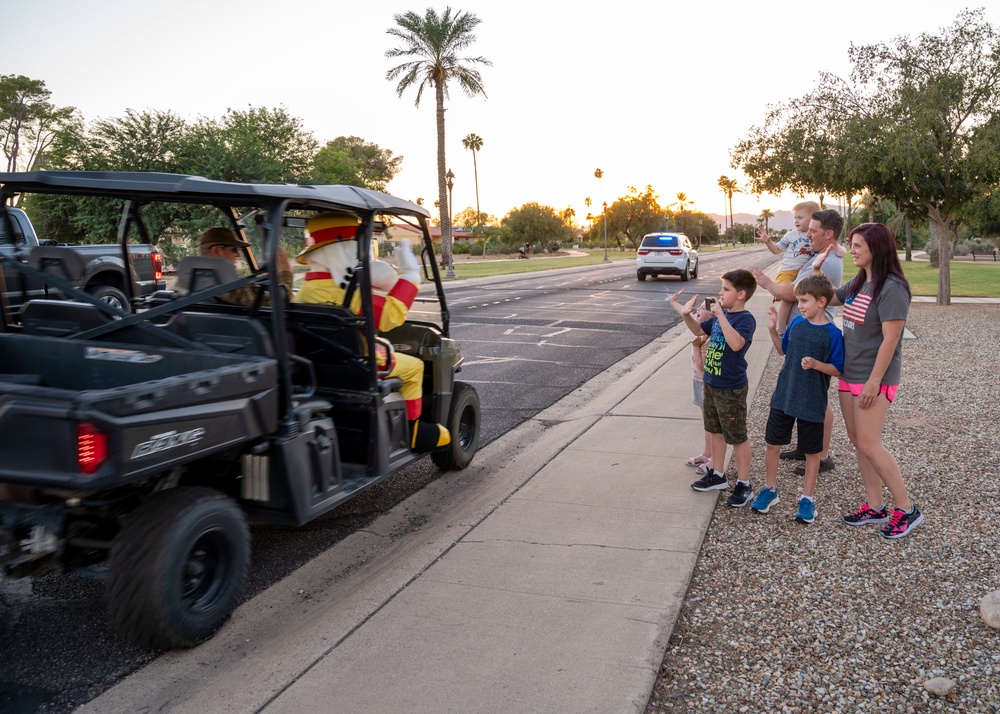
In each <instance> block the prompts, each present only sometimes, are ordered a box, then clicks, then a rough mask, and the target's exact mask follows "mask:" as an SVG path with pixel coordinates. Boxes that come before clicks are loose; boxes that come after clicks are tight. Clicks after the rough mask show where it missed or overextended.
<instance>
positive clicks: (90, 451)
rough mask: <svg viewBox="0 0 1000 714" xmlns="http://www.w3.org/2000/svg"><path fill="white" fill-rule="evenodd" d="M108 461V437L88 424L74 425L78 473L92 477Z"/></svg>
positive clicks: (83, 422)
mask: <svg viewBox="0 0 1000 714" xmlns="http://www.w3.org/2000/svg"><path fill="white" fill-rule="evenodd" d="M107 459H108V436H107V434H105V433H104V432H103V431H101V430H100V429H98V428H97V427H96V426H94V425H93V424H91V423H89V422H85V421H82V422H80V423H78V424H77V425H76V460H77V463H78V464H79V466H80V473H82V474H84V475H85V476H92V475H94V474H95V473H97V470H98V469H99V468H101V465H102V464H103V463H104V462H105V461H107Z"/></svg>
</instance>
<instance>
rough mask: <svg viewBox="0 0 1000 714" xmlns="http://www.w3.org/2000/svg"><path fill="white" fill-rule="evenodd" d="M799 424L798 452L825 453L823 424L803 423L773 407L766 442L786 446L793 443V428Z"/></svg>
mask: <svg viewBox="0 0 1000 714" xmlns="http://www.w3.org/2000/svg"><path fill="white" fill-rule="evenodd" d="M795 422H798V423H799V436H798V442H797V443H798V450H799V451H800V452H802V453H803V454H821V453H823V422H815V421H803V420H802V419H796V418H795V417H793V416H789V415H787V414H785V412H783V411H781V410H780V409H775V408H774V407H771V411H770V413H769V414H768V415H767V426H766V427H765V428H764V442H765V443H767V444H770V445H771V446H784V445H785V444H790V443H791V442H792V427H793V426H794V425H795Z"/></svg>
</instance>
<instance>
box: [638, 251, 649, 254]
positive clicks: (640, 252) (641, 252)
mask: <svg viewBox="0 0 1000 714" xmlns="http://www.w3.org/2000/svg"><path fill="white" fill-rule="evenodd" d="M639 255H649V251H648V250H639Z"/></svg>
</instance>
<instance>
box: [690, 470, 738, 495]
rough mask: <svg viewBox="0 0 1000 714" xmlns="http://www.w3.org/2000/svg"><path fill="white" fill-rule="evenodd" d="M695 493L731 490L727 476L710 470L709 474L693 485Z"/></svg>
mask: <svg viewBox="0 0 1000 714" xmlns="http://www.w3.org/2000/svg"><path fill="white" fill-rule="evenodd" d="M691 488H693V489H694V490H695V491H723V490H725V489H727V488H729V482H727V481H726V475H725V474H720V473H719V472H718V471H714V470H710V471H709V472H708V473H707V474H705V475H704V476H702V477H701V478H700V479H698V480H697V481H695V482H694V483H693V484H691Z"/></svg>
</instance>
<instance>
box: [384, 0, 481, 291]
mask: <svg viewBox="0 0 1000 714" xmlns="http://www.w3.org/2000/svg"><path fill="white" fill-rule="evenodd" d="M393 20H394V21H395V22H396V27H390V28H389V29H388V30H386V32H387V33H388V34H390V35H392V36H393V37H396V38H398V39H399V40H400V41H401V42H402V46H401V47H396V48H393V49H391V50H386V53H385V56H386V57H393V58H394V57H416V58H418V59H414V60H411V61H409V62H404V63H403V64H401V65H399V66H398V67H393V68H392V69H390V70H389V71H388V72H386V75H385V78H386V79H387V80H389V81H393V80H395V79H397V78H398V79H399V83H398V84H397V85H396V94H397V96H400V97H402V96H403V93H404V92H405V91H406V90H407V89H408V88H410V87H411V86H413V85H416V87H417V99H416V102H415V104H416V106H418V107H419V106H420V98H421V96H423V93H424V89H425V88H427V87H428V86H431V87H434V100H435V108H436V110H437V164H438V165H437V170H438V205H439V206H440V210H441V259H442V261H443V262H444V264H445V265H446V266H447V271H446V273H445V276H446V277H449V278H453V277H455V263H454V259H453V258H452V252H451V217H450V216H449V213H448V189H447V185H446V183H445V154H444V98H445V97H446V96H448V82H449V81H451V80H454V81H455V82H457V83H458V85H459V86H460V87H461V88H462V91H464V92H465V94H466V96H469V97H474V96H476V95H477V94H482V95H483V96H484V97H485V96H486V91H485V90H484V89H483V79H482V76H480V74H479V70H477V69H475V68H474V67H473V65H476V64H482V65H486V66H490V65H491V64H492V62H490V61H489V60H488V59H486V58H485V57H459V56H458V53H459V52H461V51H462V50H464V49H466V48H467V47H468V46H469V45H471V44H472V43H473V42H475V41H476V36H475V35H474V34H473V30H475V29H476V26H477V25H479V23H480V19H479V18H478V17H476V16H475V15H473V14H472V13H469V12H458V13H455V14H452V10H451V8H450V7H446V8H445V10H444V13H443V14H441V15H438V13H437V11H435V10H434V9H433V8H427V11H426V12H425V13H424V16H423V17H421V16H420V15H418V14H417V13H415V12H413V11H412V10H411V11H410V12H407V13H405V14H402V15H394V16H393Z"/></svg>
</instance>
